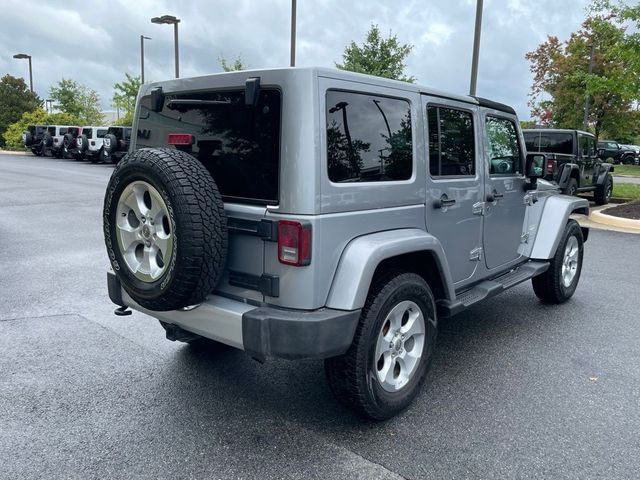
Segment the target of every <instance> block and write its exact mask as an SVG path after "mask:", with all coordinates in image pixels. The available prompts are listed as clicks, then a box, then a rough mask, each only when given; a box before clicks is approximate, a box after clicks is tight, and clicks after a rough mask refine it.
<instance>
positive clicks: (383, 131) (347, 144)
mask: <svg viewBox="0 0 640 480" xmlns="http://www.w3.org/2000/svg"><path fill="white" fill-rule="evenodd" d="M326 105H327V107H326V129H327V169H328V175H329V179H330V180H331V181H332V182H335V183H349V182H380V181H394V180H408V179H409V178H411V174H412V170H413V145H412V132H411V104H410V103H409V101H408V100H405V99H399V98H389V97H383V96H376V95H369V94H363V93H354V92H344V91H339V90H329V91H328V92H327V94H326Z"/></svg>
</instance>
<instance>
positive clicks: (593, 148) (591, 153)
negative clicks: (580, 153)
mask: <svg viewBox="0 0 640 480" xmlns="http://www.w3.org/2000/svg"><path fill="white" fill-rule="evenodd" d="M595 155H596V139H595V138H592V137H589V156H591V157H595Z"/></svg>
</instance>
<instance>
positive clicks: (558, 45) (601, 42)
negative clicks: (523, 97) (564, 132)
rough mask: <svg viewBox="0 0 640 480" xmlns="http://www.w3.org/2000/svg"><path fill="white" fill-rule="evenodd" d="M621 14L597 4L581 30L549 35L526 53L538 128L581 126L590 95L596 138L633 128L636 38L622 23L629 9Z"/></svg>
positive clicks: (638, 64)
mask: <svg viewBox="0 0 640 480" xmlns="http://www.w3.org/2000/svg"><path fill="white" fill-rule="evenodd" d="M636 9H637V8H636ZM623 11H624V12H625V13H624V14H623V13H622V10H613V9H611V8H610V6H609V4H608V2H606V1H604V2H595V3H594V4H593V5H592V7H591V9H590V11H589V14H588V16H587V18H586V19H585V21H584V22H583V24H582V27H581V28H580V30H578V31H577V32H574V33H572V34H571V36H570V37H569V39H568V40H566V41H564V42H561V41H560V40H559V39H558V38H557V37H554V36H549V37H548V38H547V41H546V42H543V43H542V44H540V45H539V46H538V48H537V49H536V50H534V51H532V52H529V53H528V54H527V55H526V58H527V59H528V60H529V61H530V63H531V71H532V73H533V76H534V81H533V85H532V87H531V93H530V102H529V105H530V106H531V107H532V115H533V116H534V117H536V118H538V119H539V122H540V123H541V124H543V125H549V126H555V127H561V128H562V127H564V128H577V127H582V124H583V117H584V103H585V98H586V97H587V96H588V97H589V103H590V106H589V118H588V122H589V126H590V127H591V128H592V129H593V131H594V133H595V134H596V136H598V137H600V136H601V134H603V133H606V135H607V136H612V137H620V136H623V135H628V134H629V133H630V132H631V131H632V130H633V129H634V128H637V126H636V125H634V117H635V115H633V109H632V107H633V104H634V102H637V101H638V99H639V98H640V95H639V94H640V88H639V83H640V80H639V79H640V60H638V54H640V51H638V49H637V46H638V45H640V39H638V37H637V33H636V34H633V33H629V32H628V31H627V29H626V28H625V25H624V23H625V22H628V21H629V18H628V15H631V14H632V13H633V9H631V10H630V9H629V8H625V9H624V10H623ZM630 12H631V13H630ZM625 15H626V17H625ZM591 46H593V49H594V55H593V71H592V73H591V74H589V73H588V62H589V49H590V47H591Z"/></svg>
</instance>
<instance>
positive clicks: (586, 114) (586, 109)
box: [582, 45, 593, 132]
mask: <svg viewBox="0 0 640 480" xmlns="http://www.w3.org/2000/svg"><path fill="white" fill-rule="evenodd" d="M591 72H593V45H589V75H591ZM582 127H583V129H584V131H585V132H586V131H587V128H588V127H589V92H587V93H586V94H585V98H584V122H583V125H582Z"/></svg>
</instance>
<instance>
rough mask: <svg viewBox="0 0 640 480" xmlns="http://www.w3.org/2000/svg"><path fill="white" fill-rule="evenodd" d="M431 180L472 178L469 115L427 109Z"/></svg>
mask: <svg viewBox="0 0 640 480" xmlns="http://www.w3.org/2000/svg"><path fill="white" fill-rule="evenodd" d="M427 128H428V137H429V171H430V172H431V176H433V177H438V176H443V175H444V176H451V175H455V176H468V175H475V139H474V135H473V116H472V115H471V113H470V112H465V111H463V110H455V109H452V108H445V107H427Z"/></svg>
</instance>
